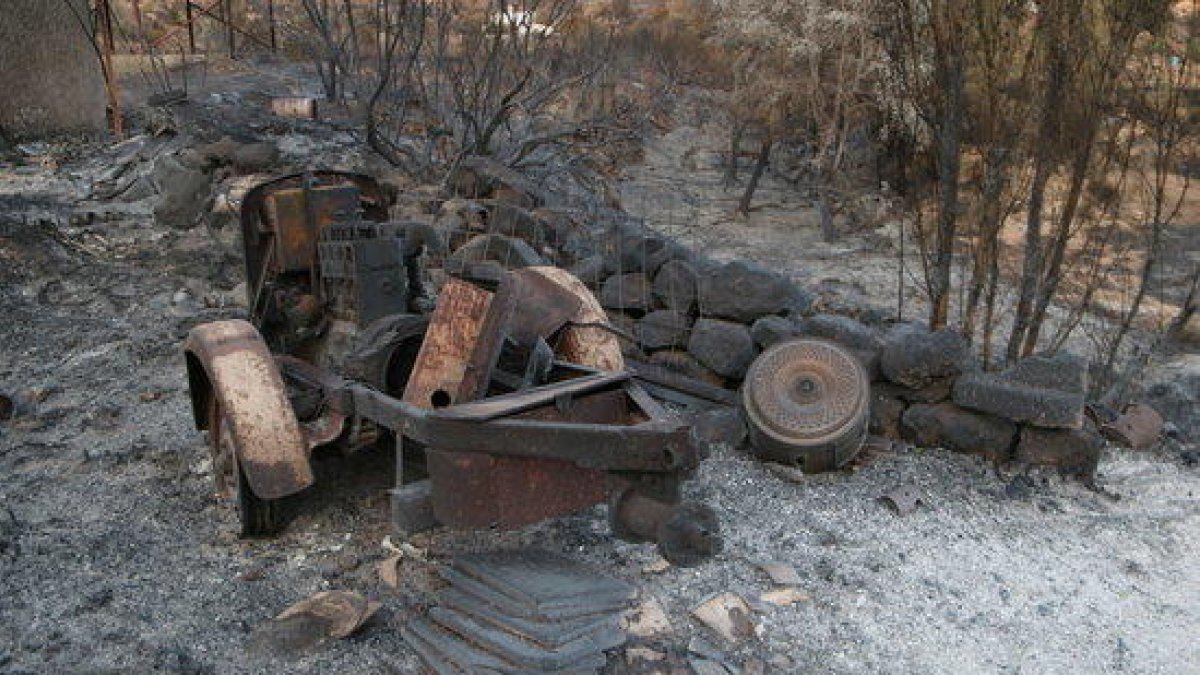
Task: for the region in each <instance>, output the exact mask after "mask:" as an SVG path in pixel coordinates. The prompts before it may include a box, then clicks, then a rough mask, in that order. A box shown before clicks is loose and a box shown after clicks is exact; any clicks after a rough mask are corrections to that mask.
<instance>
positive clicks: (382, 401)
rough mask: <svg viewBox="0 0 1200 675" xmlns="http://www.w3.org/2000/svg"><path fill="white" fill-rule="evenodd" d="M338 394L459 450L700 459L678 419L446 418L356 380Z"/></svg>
mask: <svg viewBox="0 0 1200 675" xmlns="http://www.w3.org/2000/svg"><path fill="white" fill-rule="evenodd" d="M339 399H340V400H338V403H337V404H338V405H339V406H341V407H342V409H343V410H352V411H353V414H355V415H359V416H361V417H365V418H367V419H370V420H372V421H375V422H377V423H379V424H381V425H383V426H385V427H388V428H390V429H393V430H395V431H396V433H399V434H402V435H404V436H406V437H408V438H412V439H413V440H416V441H418V442H421V443H426V444H431V445H441V444H444V445H445V447H453V448H455V449H456V450H461V451H469V452H478V453H486V454H493V455H509V456H517V457H532V458H546V459H563V460H568V461H572V462H574V463H576V464H579V465H581V466H585V467H589V468H605V469H609V470H613V471H635V472H646V471H649V472H665V471H687V470H690V469H694V468H695V467H696V465H697V464H698V462H699V455H698V453H697V452H696V450H695V448H694V447H693V446H692V444H691V440H690V435H689V428H688V427H687V426H686V425H684V424H682V423H680V422H676V421H661V420H652V421H650V422H646V423H643V424H637V425H634V426H622V425H620V424H575V423H562V422H545V421H540V420H528V419H498V420H491V421H488V422H474V421H463V420H456V419H445V418H437V417H434V416H432V415H431V413H430V412H429V411H428V410H425V409H422V408H418V407H416V406H413V405H411V404H408V403H405V402H403V401H398V400H396V399H394V398H391V397H388V396H385V395H383V394H380V393H379V392H377V391H375V390H373V389H370V388H368V387H364V386H361V385H357V384H349V385H347V386H346V388H345V392H344V395H343V396H342V397H339Z"/></svg>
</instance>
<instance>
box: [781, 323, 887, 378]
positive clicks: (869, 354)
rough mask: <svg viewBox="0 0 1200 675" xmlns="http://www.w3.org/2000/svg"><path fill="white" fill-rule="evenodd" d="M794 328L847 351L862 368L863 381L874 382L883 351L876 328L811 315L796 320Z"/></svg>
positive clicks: (880, 334) (877, 374) (879, 334)
mask: <svg viewBox="0 0 1200 675" xmlns="http://www.w3.org/2000/svg"><path fill="white" fill-rule="evenodd" d="M798 326H799V332H800V334H801V335H806V336H810V337H815V338H821V339H823V340H829V341H831V342H836V343H837V344H839V345H841V346H843V347H845V348H847V349H849V350H850V351H851V352H852V353H853V354H854V356H856V357H857V358H858V360H859V362H861V363H862V364H863V368H865V369H866V371H867V377H868V378H870V379H871V380H876V379H878V376H879V359H880V354H881V352H882V351H883V335H882V333H881V332H880V331H879V329H878V328H875V327H874V326H868V325H867V324H865V323H863V322H861V321H859V320H857V319H854V318H851V317H848V316H841V315H838V314H815V315H813V316H810V317H806V318H804V319H802V320H800V321H799V323H798Z"/></svg>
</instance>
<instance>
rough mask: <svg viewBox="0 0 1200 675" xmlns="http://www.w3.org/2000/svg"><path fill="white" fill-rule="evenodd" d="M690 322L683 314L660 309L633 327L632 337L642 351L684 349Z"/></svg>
mask: <svg viewBox="0 0 1200 675" xmlns="http://www.w3.org/2000/svg"><path fill="white" fill-rule="evenodd" d="M691 328H692V320H691V318H690V317H688V315H687V314H684V313H683V312H676V311H673V310H670V309H660V310H657V311H654V312H650V313H649V314H647V315H646V316H644V317H642V320H641V321H639V322H638V323H637V325H636V326H635V327H634V335H635V336H636V337H637V340H638V342H639V343H640V344H641V345H642V349H648V350H657V349H666V348H668V347H686V346H687V339H688V331H690V330H691Z"/></svg>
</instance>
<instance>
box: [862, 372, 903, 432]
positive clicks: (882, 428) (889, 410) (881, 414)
mask: <svg viewBox="0 0 1200 675" xmlns="http://www.w3.org/2000/svg"><path fill="white" fill-rule="evenodd" d="M898 389H899V387H897V386H895V385H892V384H886V383H876V384H873V385H871V407H870V410H869V413H870V417H869V421H868V427H867V430H868V431H869V432H870V433H872V434H875V435H876V436H883V437H884V438H893V439H900V438H903V434H902V433H901V420H902V419H903V417H904V410H905V408H907V407H908V404H907V403H905V402H904V399H902V398H900V396H899V395H898V392H897V390H898Z"/></svg>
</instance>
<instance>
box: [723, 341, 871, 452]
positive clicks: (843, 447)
mask: <svg viewBox="0 0 1200 675" xmlns="http://www.w3.org/2000/svg"><path fill="white" fill-rule="evenodd" d="M869 399H870V385H869V383H868V382H867V375H866V371H865V370H864V369H863V367H862V364H861V363H859V361H858V359H857V358H855V356H854V355H853V354H851V353H850V352H848V351H846V350H845V349H844V348H842V347H840V346H838V345H835V344H833V343H830V342H825V341H823V340H814V339H808V338H801V339H798V340H791V341H788V342H783V343H780V344H777V345H775V346H773V347H771V348H770V349H768V350H767V351H765V352H763V353H762V354H761V355H760V356H759V357H758V358H757V359H756V360H755V362H754V363H753V365H751V366H750V371H749V372H748V373H747V374H746V382H745V386H744V388H743V391H742V404H743V407H744V408H745V411H746V418H747V421H748V422H749V429H750V436H751V440H752V441H753V443H754V446H755V448H756V450H757V451H758V454H759V455H760V456H762V457H764V458H766V459H771V460H774V461H780V462H786V463H788V464H797V465H800V466H801V467H803V468H804V469H805V470H806V471H828V470H831V469H834V468H837V467H838V466H841V465H843V464H845V463H846V462H848V461H849V460H850V459H851V458H852V457H853V456H854V454H855V453H856V452H857V451H858V449H859V447H861V445H862V442H863V440H864V439H865V436H866V423H867V406H868V402H869Z"/></svg>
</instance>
